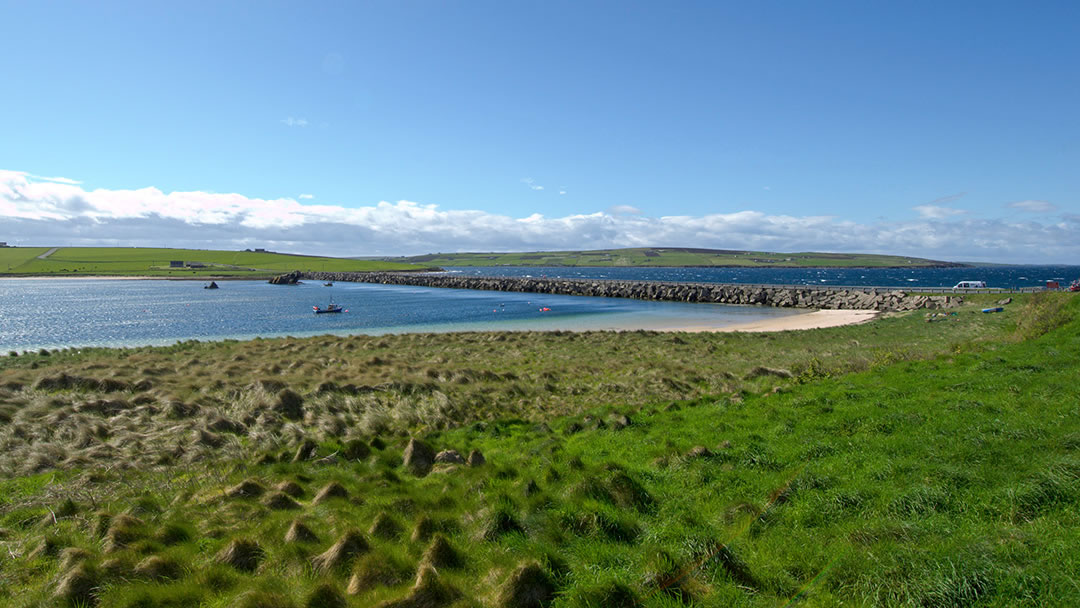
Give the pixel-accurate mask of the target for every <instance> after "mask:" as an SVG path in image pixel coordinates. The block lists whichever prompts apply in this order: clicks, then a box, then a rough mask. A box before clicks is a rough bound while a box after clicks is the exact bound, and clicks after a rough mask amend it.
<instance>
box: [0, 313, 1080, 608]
mask: <svg viewBox="0 0 1080 608" xmlns="http://www.w3.org/2000/svg"><path fill="white" fill-rule="evenodd" d="M1017 300H1018V301H1017V302H1015V303H1014V304H1012V305H1010V306H1009V307H1007V309H1006V313H1004V314H1002V315H978V314H974V313H972V314H970V315H968V316H967V317H965V316H964V315H963V314H961V315H959V316H958V317H957V319H958V320H949V321H948V322H947V323H926V322H925V321H924V320H922V318H921V317H918V316H915V315H913V316H903V315H899V316H895V317H890V318H886V319H884V320H882V321H878V322H875V323H872V324H869V325H866V326H859V327H857V328H842V330H836V331H833V330H829V331H823V332H811V333H812V334H813V337H812V338H809V337H805V336H804V335H803V334H794V335H787V334H777V335H764V336H754V337H742V336H730V335H715V336H710V335H699V334H686V335H679V336H677V337H678V338H679V340H680V341H681V342H682V343H681V344H679V343H676V342H675V341H673V340H672V338H673V337H675V336H671V335H667V334H652V333H651V332H640V333H638V332H630V333H625V334H604V333H595V334H574V335H563V334H541V333H531V334H523V335H520V336H519V335H514V334H505V335H497V336H491V335H480V334H463V335H460V336H387V337H382V338H367V337H358V338H344V339H337V338H328V337H322V338H314V339H310V340H297V339H290V340H257V341H252V342H248V343H236V342H232V343H222V344H214V345H206V344H185V345H177V346H175V347H169V348H165V349H128V350H126V351H125V353H124V357H125V358H124V359H122V360H121V359H119V358H118V357H117V356H114V355H109V357H108V358H107V357H106V356H105V354H106V353H110V352H111V351H107V350H102V351H98V352H95V353H91V354H90V355H87V354H85V353H84V354H82V355H79V354H76V353H69V352H67V351H62V352H54V353H52V354H51V355H50V356H49V357H47V360H46V359H45V358H41V357H38V356H37V355H32V354H28V355H20V356H19V357H15V358H4V359H3V363H2V364H0V376H2V377H0V412H2V413H3V416H5V417H6V420H5V421H4V422H3V423H2V424H0V447H3V448H4V450H6V451H4V452H0V472H3V473H5V476H0V543H2V545H3V547H5V548H8V549H10V551H11V552H12V553H11V554H9V556H10V555H12V554H13V555H14V557H11V558H10V559H6V558H3V559H4V561H3V562H0V576H2V577H4V578H3V580H4V581H5V585H6V586H4V585H0V603H4V604H5V605H6V604H11V605H15V606H21V605H29V604H28V603H27V601H26V600H20V599H18V598H19V597H31V598H45V599H47V600H48V601H52V602H56V603H59V604H63V603H69V605H80V606H88V605H95V604H96V605H102V606H149V605H154V606H157V605H160V606H179V605H206V606H210V607H219V606H238V605H252V606H257V605H267V606H275V605H289V606H304V605H307V604H311V605H340V604H339V603H338V600H341V599H343V600H344V601H345V605H350V606H378V605H398V606H419V605H433V606H442V605H445V606H450V605H455V606H475V605H495V606H509V605H546V606H552V607H562V606H589V605H592V606H600V605H603V606H609V605H612V606H618V605H640V606H650V607H652V606H655V607H665V608H668V607H673V606H678V605H700V606H727V605H739V606H777V605H788V604H793V605H808V606H830V605H837V604H840V603H844V604H853V605H882V606H913V605H920V606H937V605H992V606H1004V605H1072V604H1075V603H1080V592H1078V591H1077V590H1076V588H1075V587H1074V586H1072V585H1070V583H1069V582H1068V581H1069V577H1070V576H1071V572H1073V571H1076V570H1077V569H1078V568H1080V562H1078V561H1077V558H1076V557H1075V556H1074V553H1075V552H1074V551H1072V547H1074V546H1076V545H1078V544H1080V536H1077V532H1076V530H1078V529H1080V520H1078V519H1077V517H1078V515H1077V514H1078V513H1080V511H1078V501H1080V460H1078V457H1077V446H1080V440H1078V438H1080V427H1078V426H1077V424H1080V423H1078V422H1077V420H1080V411H1078V410H1077V407H1078V405H1077V404H1078V403H1080V389H1078V388H1077V386H1076V383H1075V369H1077V368H1078V367H1080V359H1078V357H1080V354H1078V353H1080V321H1077V317H1078V314H1077V313H1078V312H1080V311H1078V307H1080V304H1077V303H1076V301H1075V300H1069V299H1068V298H1063V299H1062V301H1061V302H1052V301H1042V300H1035V301H1034V303H1033V304H1031V306H1033V307H1035V308H1033V309H1030V310H1021V309H1019V308H1017V306H1018V305H1020V306H1028V303H1025V302H1024V301H1022V300H1023V299H1022V298H1018V299H1017ZM961 312H963V311H961ZM1029 312H1030V313H1031V315H1034V316H1036V317H1038V316H1040V315H1049V317H1050V321H1047V322H1045V323H1043V324H1042V325H1041V326H1040V327H1043V328H1046V329H1045V330H1044V329H1038V330H1032V329H1021V330H1018V329H1017V326H1016V323H1015V321H1017V320H1018V319H1019V317H1021V316H1025V315H1027V314H1028V313H1029ZM1055 315H1064V317H1065V320H1064V321H1062V320H1061V319H1060V318H1057V319H1056V320H1054V318H1055ZM853 341H858V342H859V344H860V346H855V345H854V344H853ZM900 342H905V343H908V344H910V346H906V347H903V348H899V347H898V346H897V345H898V344H899V343H900ZM346 346H350V347H352V348H351V349H350V348H346ZM492 348H496V349H498V351H497V352H495V353H491V352H489V351H490V350H491V349H492ZM579 349H580V350H581V353H579V352H578V351H579ZM875 349H877V350H875ZM316 350H317V351H319V352H320V353H321V354H322V356H321V357H319V358H314V357H306V356H304V355H305V354H312V353H313V352H314V351H316ZM867 351H870V353H871V356H868V354H867ZM585 352H588V353H591V355H590V356H588V357H584V356H579V354H582V353H585ZM874 353H877V354H874ZM853 355H854V357H853ZM877 355H880V357H878V356H877ZM238 356H239V357H240V358H236V357H238ZM419 356H423V357H424V358H423V359H420V358H419ZM374 357H378V358H379V359H380V361H381V363H380V364H379V365H375V366H369V367H365V365H367V362H368V361H369V360H370V359H372V358H374ZM855 358H858V359H859V361H860V362H855V363H853V362H852V361H854V359H855ZM234 359H235V360H234ZM609 359H610V360H609ZM331 360H333V361H334V363H333V364H332V365H331V364H330V363H329V361H331ZM115 361H123V364H122V365H117V364H115ZM293 361H312V362H313V363H312V364H311V365H308V364H305V363H302V364H301V365H297V366H293V365H292V363H293ZM29 362H36V363H38V367H37V368H32V367H30V366H29V365H28V363H29ZM315 362H317V364H316V363H315ZM228 365H234V366H238V368H239V369H238V370H234V371H229V372H226V371H225V367H227V366H228ZM324 365H325V367H323V366H324ZM100 366H105V367H100ZM757 366H762V367H769V368H773V369H784V370H790V371H791V373H792V376H793V377H791V378H781V377H777V376H776V375H773V374H764V375H760V376H759V377H755V378H752V379H746V377H747V376H748V375H750V374H751V372H752V370H753V369H754V368H755V367H757ZM144 369H150V370H164V371H162V372H160V373H157V374H156V375H153V380H154V387H153V388H150V389H147V390H139V389H137V388H135V385H136V383H137V382H138V381H139V377H138V376H139V373H140V370H144ZM176 370H184V373H185V374H191V375H192V377H198V378H199V381H198V382H197V383H195V382H192V383H191V384H192V386H189V385H188V382H187V381H186V380H184V381H174V378H172V375H173V374H176V373H179V372H177V371H176ZM244 370H260V371H258V372H255V373H254V374H252V373H246V375H245V371H244ZM431 371H435V372H437V373H435V374H432V373H429V372H431ZM62 373H66V374H68V375H69V376H79V377H82V378H93V379H100V378H106V377H107V378H115V379H117V380H119V381H121V382H124V383H127V384H128V385H129V386H130V387H131V388H130V389H128V390H126V391H118V392H114V393H111V394H105V393H100V392H98V391H99V388H100V385H99V388H92V387H89V388H88V387H80V386H77V385H73V386H72V387H70V388H57V389H50V390H41V389H36V388H34V383H35V381H36V379H37V378H38V377H40V376H47V377H56V376H58V375H60V374H62ZM196 373H205V374H206V375H205V376H195V375H194V374H196ZM271 376H272V377H271ZM262 377H266V378H267V379H272V380H274V381H278V382H280V383H281V386H274V387H273V389H274V390H272V391H271V390H269V389H268V388H266V387H264V386H262V385H261V384H258V383H257V380H256V379H258V378H262ZM664 378H668V379H670V380H672V382H667V383H665V382H664V381H663V380H664ZM455 379H464V380H467V381H466V382H461V383H459V382H457V381H456V380H455ZM218 381H220V383H219V382H218ZM325 382H333V383H334V386H335V387H336V388H335V389H334V390H323V389H326V387H323V389H320V390H316V389H318V387H319V386H320V385H322V384H323V383H325ZM194 384H198V386H194ZM549 384H550V385H551V386H548V385H549ZM15 385H17V386H15ZM350 385H351V388H350ZM511 385H514V386H511ZM778 386H779V387H783V390H782V391H781V392H774V389H775V388H776V387H778ZM286 390H291V391H294V392H295V393H296V394H297V395H299V396H300V397H301V398H302V400H303V402H302V416H301V417H300V418H297V419H295V420H290V419H288V418H285V417H284V416H282V415H281V414H280V413H278V412H277V411H276V410H275V407H276V403H277V401H278V397H279V395H280V394H281V393H282V392H283V391H286ZM98 402H101V403H98ZM87 404H90V405H87ZM170 404H174V405H172V406H170ZM102 412H104V413H102ZM177 412H181V414H182V415H181V414H178V413H177ZM623 418H625V419H623ZM219 421H226V422H230V421H231V422H234V423H235V424H236V425H239V426H237V427H233V428H232V430H229V429H228V428H226V426H230V425H223V424H218V422H219ZM365 421H366V422H365ZM376 427H378V429H379V433H378V434H377V435H373V434H369V433H368V430H367V429H370V428H376ZM569 429H574V432H569V433H568V432H567V431H568V430H569ZM200 432H205V433H212V434H214V435H215V436H217V437H219V438H220V440H221V443H220V445H219V446H218V447H213V446H210V445H204V444H201V443H199V442H198V441H197V438H198V436H199V433H200ZM412 439H416V440H418V441H420V442H423V444H424V445H426V446H428V448H430V450H431V455H432V460H434V455H435V454H436V453H438V451H443V452H448V451H449V450H451V449H453V450H456V451H457V453H458V454H459V455H460V454H466V453H472V452H476V453H477V454H479V453H480V452H482V453H483V455H484V456H485V457H486V458H485V460H486V461H487V462H486V464H484V466H461V465H459V464H458V465H450V466H446V465H444V464H440V465H439V466H436V467H435V468H434V469H432V471H431V472H430V474H427V475H425V476H416V475H413V474H411V473H410V472H409V469H408V467H407V466H406V465H405V461H406V458H405V453H406V451H407V449H408V446H409V443H410V441H411V440H412ZM305 442H308V443H307V445H308V447H310V448H311V450H310V451H309V454H310V453H311V452H314V457H313V458H301V459H298V460H296V461H295V462H293V457H294V456H295V455H296V452H297V451H298V449H299V448H300V447H301V446H303V445H304V444H305ZM351 442H353V446H354V447H353V448H352V451H350V448H349V446H350V443H351ZM361 444H362V445H363V447H357V446H360V445H361ZM35 457H36V458H37V460H36V462H34V463H33V466H28V464H29V463H31V461H33V460H34V458H35ZM162 458H167V459H168V460H167V461H160V460H159V459H162ZM470 460H471V459H470ZM65 463H69V464H65ZM68 466H71V467H78V468H77V469H69V468H66V467H68ZM24 467H25V470H26V474H22V471H23V470H24ZM245 486H246V488H244V487H245ZM238 488H242V489H240V490H238V491H236V492H233V491H234V490H236V489H238ZM327 488H339V489H332V490H331V491H326V489H327ZM308 492H311V493H314V495H312V494H309V493H308ZM324 493H325V495H324V496H323V497H322V498H317V497H318V496H320V495H321V494H324ZM232 494H235V495H232ZM231 495H232V496H231ZM268 496H281V497H284V498H286V499H287V500H289V501H291V502H292V503H293V504H295V505H296V506H297V507H298V508H295V509H293V510H291V511H290V510H284V511H279V510H274V509H271V508H268V506H267V505H265V504H263V500H266V499H267V497H268ZM308 496H311V498H310V500H309V499H308V498H307V497H308ZM387 522H389V527H390V528H392V529H393V534H382V533H381V530H383V529H384V527H386V526H387ZM347 530H351V533H350V532H343V531H347ZM358 530H366V531H369V532H367V533H363V534H361V533H360V532H358ZM350 534H352V535H355V536H353V537H352V539H353V540H352V541H350ZM356 539H360V541H362V544H361V543H360V542H359V541H356ZM353 541H356V542H353ZM361 547H362V548H361ZM36 549H37V550H38V551H36V552H35V550H36ZM245 556H246V557H245ZM162 564H166V565H169V564H171V566H172V569H170V568H169V567H167V566H162ZM73 573H75V574H73ZM76 574H77V575H78V576H76ZM69 576H71V577H72V579H71V581H70V582H71V584H69V585H68V586H67V587H66V588H68V589H70V590H71V591H70V592H69V591H64V592H61V591H60V589H61V587H62V585H61V583H63V581H65V580H66V578H67V577H69ZM81 586H82V587H81ZM80 588H83V589H84V590H83V591H79V589H80ZM342 591H346V592H347V593H345V594H342ZM69 598H70V599H69ZM20 602H21V603H20ZM320 602H321V604H320Z"/></svg>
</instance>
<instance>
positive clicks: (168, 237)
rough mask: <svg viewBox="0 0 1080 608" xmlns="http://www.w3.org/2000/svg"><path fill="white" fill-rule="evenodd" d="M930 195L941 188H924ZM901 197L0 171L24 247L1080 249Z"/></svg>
mask: <svg viewBox="0 0 1080 608" xmlns="http://www.w3.org/2000/svg"><path fill="white" fill-rule="evenodd" d="M299 198H300V199H302V200H308V199H309V198H310V195H300V197H299ZM939 202H949V201H933V203H939ZM912 210H913V211H914V212H915V214H916V215H917V217H916V218H915V219H912V220H906V221H879V222H874V223H858V222H854V221H850V220H844V219H843V218H837V217H830V216H812V215H807V216H791V215H770V214H768V213H763V212H761V211H753V210H743V211H736V212H731V213H713V214H707V215H700V216H685V215H672V216H662V217H648V216H645V215H642V214H640V213H639V212H638V210H637V209H635V208H634V207H632V206H629V205H618V206H615V207H611V208H609V209H607V210H605V211H599V212H594V213H582V214H574V215H567V216H565V217H557V218H549V217H544V216H543V215H540V214H532V215H529V216H527V217H520V218H515V217H510V216H506V215H499V214H494V213H489V212H485V211H477V210H441V209H439V208H438V206H437V205H434V204H421V203H416V202H410V201H398V202H396V203H390V202H386V201H382V202H379V203H377V204H375V205H370V206H362V207H345V206H340V205H325V204H313V203H309V202H300V201H298V200H295V199H292V198H277V199H260V198H251V197H247V196H244V195H242V194H220V193H211V192H200V191H192V192H169V193H166V192H162V191H161V190H159V189H157V188H153V187H148V188H140V189H136V190H110V189H94V190H87V189H85V188H84V187H83V186H82V185H81V182H78V181H76V180H73V179H69V178H63V177H40V176H35V175H31V174H29V173H27V172H23V171H5V170H0V233H2V236H3V237H4V238H5V239H6V240H7V241H8V242H9V243H18V244H21V245H24V246H28V245H38V246H112V245H116V244H117V242H119V243H121V244H122V245H124V246H140V247H161V246H168V247H174V248H197V249H245V248H250V247H265V248H268V249H273V250H277V251H287V252H292V253H305V254H318V255H334V256H342V257H345V256H360V255H413V254H423V253H434V252H457V251H530V250H531V251H536V250H560V249H606V248H618V247H663V246H680V247H704V248H717V249H748V250H763V251H779V252H796V251H830V252H852V253H855V252H858V253H885V254H896V255H910V256H918V257H924V258H933V259H943V260H963V261H987V262H1014V263H1060V264H1075V263H1077V262H1078V261H1080V215H1078V214H1070V213H1063V212H1060V213H1059V210H1058V208H1057V207H1056V206H1055V205H1053V204H1051V203H1049V202H1047V201H1019V202H1014V203H1007V204H1002V210H1003V211H1008V212H1009V213H1008V215H1007V217H1004V218H980V217H975V216H974V214H971V213H968V212H966V211H963V210H959V209H954V208H950V207H945V206H941V205H935V204H926V205H915V206H913V207H912ZM1019 214H1024V215H1019Z"/></svg>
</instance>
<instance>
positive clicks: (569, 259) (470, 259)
mask: <svg viewBox="0 0 1080 608" xmlns="http://www.w3.org/2000/svg"><path fill="white" fill-rule="evenodd" d="M386 259H387V260H392V261H396V262H408V263H412V264H433V265H437V266H662V267H671V266H751V267H752V266H759V267H764V266H768V267H793V268H809V267H813V268H818V267H860V268H861V267H919V266H941V265H954V264H949V263H948V262H939V261H935V260H927V259H923V258H912V257H904V256H893V255H875V254H863V253H850V254H849V253H815V252H802V253H773V252H768V251H733V250H720V249H692V248H683V247H639V248H630V249H598V250H594V251H534V252H528V253H433V254H428V255H418V256H409V257H400V258H386Z"/></svg>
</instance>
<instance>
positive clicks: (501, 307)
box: [0, 266, 1080, 351]
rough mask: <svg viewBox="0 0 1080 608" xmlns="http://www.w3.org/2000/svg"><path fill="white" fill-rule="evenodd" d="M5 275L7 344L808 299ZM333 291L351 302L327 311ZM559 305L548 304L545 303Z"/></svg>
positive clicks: (973, 271)
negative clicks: (643, 297) (701, 300)
mask: <svg viewBox="0 0 1080 608" xmlns="http://www.w3.org/2000/svg"><path fill="white" fill-rule="evenodd" d="M452 272H455V273H461V274H468V275H485V276H536V277H539V276H548V277H567V278H597V279H623V280H634V279H637V280H654V281H689V282H703V283H713V282H715V283H772V284H794V285H800V284H803V285H805V284H814V285H878V286H907V287H951V286H952V285H955V284H956V283H958V282H959V281H962V280H983V281H986V283H987V285H989V286H990V287H1036V286H1040V285H1044V284H1045V281H1047V280H1058V281H1061V282H1063V284H1064V283H1067V282H1068V281H1071V280H1073V279H1075V278H1077V277H1080V266H986V267H976V268H921V269H916V268H910V269H903V268H902V269H896V268H880V269H867V268H850V269H844V268H837V269H819V268H809V269H794V268H620V267H616V268H565V267H535V268H514V267H474V268H455V269H453V270H452ZM220 285H221V288H220V289H217V290H206V289H202V283H200V282H197V281H165V280H100V279H99V280H95V279H4V280H0V350H2V351H7V350H28V349H37V348H59V347H71V346H136V345H165V344H172V343H175V342H178V341H182V340H190V339H197V340H223V339H227V338H236V339H250V338H254V337H256V336H262V337H273V336H284V335H292V336H311V335H321V334H339V335H348V334H372V335H377V334H385V333H403V332H445V331H485V330H488V331H490V330H556V329H572V330H587V329H639V328H640V329H674V328H680V327H720V326H724V325H732V324H736V323H748V322H753V321H758V320H761V319H765V318H771V317H782V316H787V315H791V314H798V311H792V310H785V309H772V308H758V307H741V306H725V305H720V304H687V303H681V302H643V301H638V300H624V299H618V298H588V297H580V296H554V295H542V294H529V293H509V292H490V291H473V290H461V289H434V288H424V287H405V286H396V285H366V284H361V283H337V284H336V285H335V286H334V287H323V286H322V285H321V284H319V283H318V282H308V283H305V284H303V285H297V286H291V287H290V286H279V285H269V284H267V283H266V282H264V281H222V282H221V283H220ZM331 296H333V298H334V300H335V302H337V303H339V304H342V305H343V306H344V307H345V308H346V309H348V312H346V313H342V314H335V315H315V314H313V313H312V310H311V307H312V306H314V305H320V306H322V305H325V304H326V303H327V301H328V300H329V298H330V297H331ZM545 307H546V308H550V311H547V312H542V311H540V308H545Z"/></svg>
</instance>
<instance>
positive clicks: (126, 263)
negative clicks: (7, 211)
mask: <svg viewBox="0 0 1080 608" xmlns="http://www.w3.org/2000/svg"><path fill="white" fill-rule="evenodd" d="M48 251H49V249H48V248H42V247H8V248H3V249H0V273H4V274H9V275H14V276H49V275H61V276H79V275H89V276H95V275H102V276H108V275H117V276H154V277H164V278H168V277H205V276H215V277H218V276H223V277H230V276H232V277H255V276H257V277H263V276H273V275H277V274H281V273H285V272H290V271H293V270H300V271H306V272H318V271H323V272H366V271H386V270H421V269H423V268H426V266H417V265H413V264H405V263H398V262H382V261H363V260H352V259H346V258H327V257H318V256H301V255H289V254H282V253H270V252H262V251H213V250H203V249H153V248H144V247H60V248H58V249H57V250H56V251H54V252H53V253H51V254H49V255H48V257H45V258H43V259H39V258H38V256H40V255H42V254H45V253H46V252H48ZM173 261H178V262H183V263H184V266H183V267H180V268H173V267H171V266H170V262H173ZM193 265H194V266H193Z"/></svg>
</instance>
